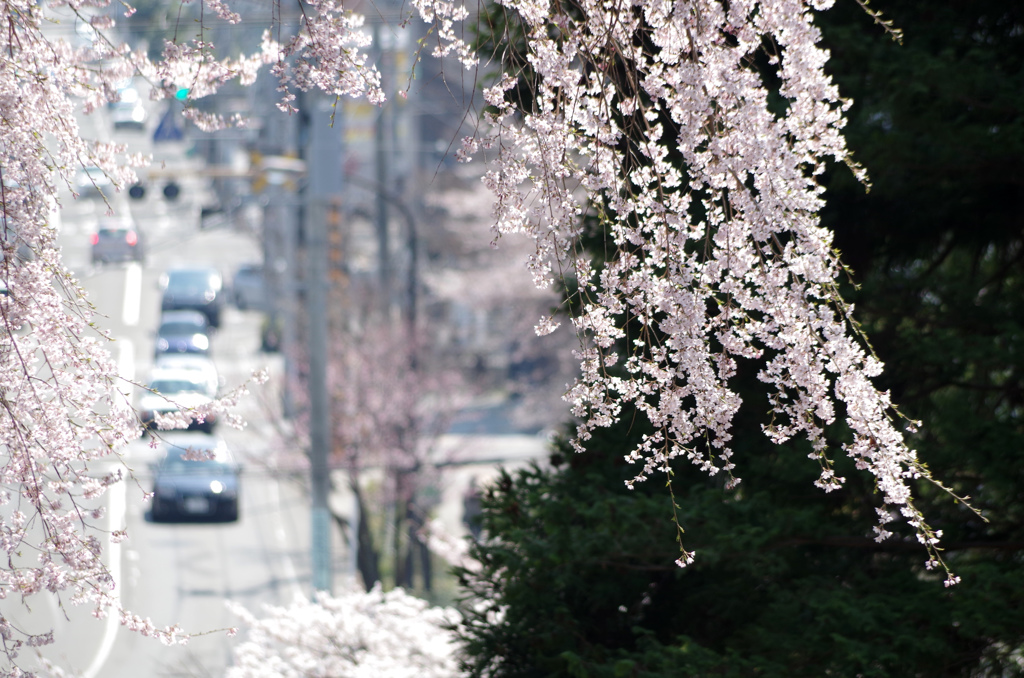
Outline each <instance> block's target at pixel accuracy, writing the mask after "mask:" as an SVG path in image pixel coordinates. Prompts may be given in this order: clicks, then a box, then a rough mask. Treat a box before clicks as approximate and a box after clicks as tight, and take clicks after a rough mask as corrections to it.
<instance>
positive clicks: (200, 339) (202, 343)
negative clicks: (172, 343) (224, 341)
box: [192, 334, 210, 351]
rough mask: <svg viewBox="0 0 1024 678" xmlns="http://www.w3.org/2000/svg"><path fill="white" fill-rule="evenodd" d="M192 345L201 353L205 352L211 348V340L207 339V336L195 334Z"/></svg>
mask: <svg viewBox="0 0 1024 678" xmlns="http://www.w3.org/2000/svg"><path fill="white" fill-rule="evenodd" d="M192 344H193V345H194V346H195V347H196V348H198V349H199V350H200V351H205V350H206V349H208V348H210V340H209V339H208V338H207V336H206V335H205V334H193V335H192Z"/></svg>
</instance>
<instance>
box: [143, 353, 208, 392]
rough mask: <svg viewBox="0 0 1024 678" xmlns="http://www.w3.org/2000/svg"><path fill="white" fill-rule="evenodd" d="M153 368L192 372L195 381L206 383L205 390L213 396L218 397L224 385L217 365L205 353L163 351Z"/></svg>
mask: <svg viewBox="0 0 1024 678" xmlns="http://www.w3.org/2000/svg"><path fill="white" fill-rule="evenodd" d="M153 368H154V369H155V370H166V371H172V372H176V373H179V374H180V373H183V372H187V373H189V374H191V375H192V379H193V380H194V381H195V382H201V383H203V384H204V388H203V392H204V393H205V394H206V395H208V396H210V397H211V398H216V397H217V391H219V390H220V387H221V385H222V384H221V379H220V374H219V373H218V372H217V367H216V365H214V364H213V361H212V360H210V359H209V358H207V357H206V356H204V355H194V354H193V355H189V354H172V353H163V354H161V355H160V356H158V357H157V359H156V362H155V363H154V364H153Z"/></svg>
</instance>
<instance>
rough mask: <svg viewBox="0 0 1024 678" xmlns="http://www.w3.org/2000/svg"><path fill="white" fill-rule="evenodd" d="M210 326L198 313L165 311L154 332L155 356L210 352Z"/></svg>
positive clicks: (204, 317) (203, 316) (204, 353)
mask: <svg viewBox="0 0 1024 678" xmlns="http://www.w3.org/2000/svg"><path fill="white" fill-rule="evenodd" d="M209 329H210V325H209V323H207V322H206V316H205V315H203V314H202V313H200V312H199V311H167V312H166V313H164V314H163V315H162V316H161V317H160V328H159V329H158V330H157V331H156V351H155V354H156V355H157V356H160V355H163V354H164V353H172V354H173V353H198V354H200V355H206V354H208V353H209V352H210V334H209Z"/></svg>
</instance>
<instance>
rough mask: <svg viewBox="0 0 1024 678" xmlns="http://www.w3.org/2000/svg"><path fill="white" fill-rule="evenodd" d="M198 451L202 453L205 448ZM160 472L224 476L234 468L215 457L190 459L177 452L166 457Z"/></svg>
mask: <svg viewBox="0 0 1024 678" xmlns="http://www.w3.org/2000/svg"><path fill="white" fill-rule="evenodd" d="M197 451H198V452H200V453H202V452H203V451H204V450H197ZM160 472H161V473H168V474H173V475H184V474H190V475H204V476H222V475H228V474H229V473H232V468H231V465H230V464H228V463H226V462H223V461H216V460H213V459H211V460H207V461H188V460H186V459H182V458H181V457H180V456H179V455H177V454H175V455H174V456H168V457H167V458H166V459H164V461H163V463H162V464H160Z"/></svg>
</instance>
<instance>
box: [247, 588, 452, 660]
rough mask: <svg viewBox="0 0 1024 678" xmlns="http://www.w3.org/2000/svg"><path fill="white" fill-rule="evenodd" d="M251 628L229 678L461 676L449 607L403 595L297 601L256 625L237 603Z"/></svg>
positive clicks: (380, 592)
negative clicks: (439, 606)
mask: <svg viewBox="0 0 1024 678" xmlns="http://www.w3.org/2000/svg"><path fill="white" fill-rule="evenodd" d="M231 608H232V610H233V611H234V612H235V614H237V615H238V616H239V618H241V620H242V623H243V627H248V631H247V633H248V636H247V638H246V640H245V641H244V642H242V643H240V644H239V645H238V647H236V649H235V663H234V666H232V667H231V668H230V669H228V672H227V678H271V677H273V678H279V677H281V676H284V677H293V676H294V677H295V678H298V677H299V676H311V675H317V676H353V677H357V676H359V677H362V676H365V677H366V678H376V677H377V676H393V677H395V678H402V677H405V676H408V678H451V677H453V676H456V675H459V673H458V664H457V661H456V655H455V651H456V645H455V638H454V634H453V633H452V631H451V630H450V628H451V627H452V626H453V625H454V624H456V623H457V622H458V621H459V616H458V613H457V612H456V611H455V610H452V609H448V608H432V607H429V606H428V605H427V603H426V602H425V601H423V600H421V599H419V598H416V597H414V596H411V595H409V594H407V593H405V591H403V590H402V589H394V590H392V591H388V592H387V593H385V592H384V591H383V590H382V589H381V588H380V585H379V584H378V585H377V586H376V587H374V588H373V589H372V590H371V591H370V592H368V593H364V592H362V591H352V592H348V593H344V594H341V595H339V596H331V595H328V594H325V593H320V594H318V595H317V599H316V600H315V601H309V600H305V599H296V601H295V602H294V603H292V605H291V606H289V607H270V606H268V607H267V608H266V609H265V610H264V612H265V616H264V617H263V618H262V619H258V618H257V617H256V616H255V615H253V614H252V613H251V612H249V611H248V610H246V609H245V608H243V607H241V606H240V605H237V604H232V605H231Z"/></svg>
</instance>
